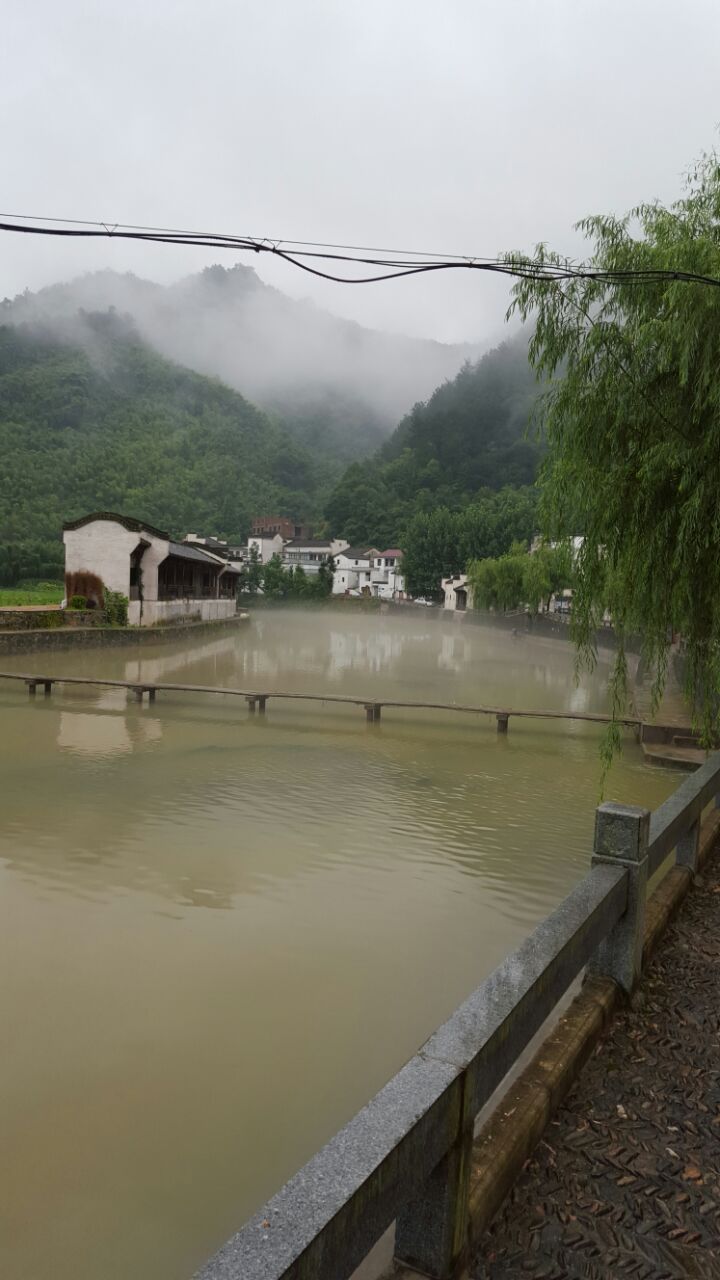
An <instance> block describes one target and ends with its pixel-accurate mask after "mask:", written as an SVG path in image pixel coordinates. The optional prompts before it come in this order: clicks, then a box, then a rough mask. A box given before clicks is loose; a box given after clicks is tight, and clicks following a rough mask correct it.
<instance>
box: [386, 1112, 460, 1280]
mask: <svg viewBox="0 0 720 1280" xmlns="http://www.w3.org/2000/svg"><path fill="white" fill-rule="evenodd" d="M472 1144H473V1124H472V1119H471V1118H470V1117H469V1116H465V1118H464V1123H463V1124H462V1125H461V1129H460V1133H459V1135H458V1137H457V1138H456V1140H455V1142H454V1143H453V1145H452V1147H451V1148H450V1150H449V1151H448V1153H447V1155H446V1156H444V1157H443V1159H442V1160H441V1161H440V1163H439V1165H438V1166H437V1168H436V1169H434V1170H433V1172H432V1173H431V1175H430V1177H429V1178H428V1180H427V1182H426V1183H425V1186H424V1188H423V1192H422V1195H420V1196H418V1198H417V1199H416V1200H412V1201H411V1202H410V1204H408V1205H407V1206H406V1207H405V1209H403V1211H402V1213H400V1214H399V1215H398V1219H397V1223H396V1227H395V1260H396V1262H400V1263H404V1264H405V1265H406V1266H408V1267H412V1268H413V1269H414V1270H416V1271H419V1272H420V1273H421V1274H422V1275H424V1276H431V1277H433V1280H449V1277H451V1276H454V1275H456V1274H457V1270H458V1266H459V1265H460V1263H461V1262H462V1261H463V1260H464V1258H465V1253H466V1250H467V1233H468V1195H469V1191H470V1157H471V1154H472Z"/></svg>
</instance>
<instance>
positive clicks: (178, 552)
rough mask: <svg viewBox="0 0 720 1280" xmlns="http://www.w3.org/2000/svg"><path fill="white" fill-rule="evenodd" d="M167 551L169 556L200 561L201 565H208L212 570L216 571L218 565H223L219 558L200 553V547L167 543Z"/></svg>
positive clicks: (205, 552)
mask: <svg viewBox="0 0 720 1280" xmlns="http://www.w3.org/2000/svg"><path fill="white" fill-rule="evenodd" d="M168 550H169V553H170V555H171V556H177V557H178V559H180V560H200V561H202V563H203V564H207V565H210V566H211V567H212V568H213V569H217V567H218V565H219V564H224V563H225V561H224V560H220V558H219V556H214V555H211V554H210V552H208V551H202V550H201V549H200V547H191V546H188V544H187V543H186V542H169V543H168Z"/></svg>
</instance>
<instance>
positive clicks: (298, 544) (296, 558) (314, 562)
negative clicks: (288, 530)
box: [283, 538, 350, 575]
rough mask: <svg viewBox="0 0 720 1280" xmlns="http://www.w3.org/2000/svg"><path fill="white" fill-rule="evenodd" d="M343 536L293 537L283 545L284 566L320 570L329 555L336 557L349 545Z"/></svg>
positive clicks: (311, 570) (310, 570)
mask: <svg viewBox="0 0 720 1280" xmlns="http://www.w3.org/2000/svg"><path fill="white" fill-rule="evenodd" d="M349 546H350V543H349V542H348V541H347V540H346V539H343V538H291V539H290V541H289V542H286V543H285V546H284V547H283V567H284V568H285V569H297V568H298V566H300V567H302V569H304V571H305V573H308V574H313V575H314V574H316V573H319V572H320V565H321V564H322V563H323V561H324V560H325V561H327V559H328V556H331V557H335V556H337V555H339V554H340V552H341V551H344V550H345V548H346V547H349Z"/></svg>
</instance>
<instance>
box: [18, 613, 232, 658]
mask: <svg viewBox="0 0 720 1280" xmlns="http://www.w3.org/2000/svg"><path fill="white" fill-rule="evenodd" d="M55 612H56V613H60V612H61V611H60V610H56V611H55ZM29 616H33V617H36V618H40V617H42V614H41V613H40V612H39V611H38V612H37V613H34V614H32V615H29ZM89 616H90V618H92V622H91V623H88V621H85V622H84V623H83V622H80V623H78V622H76V621H75V619H73V623H72V625H70V626H63V625H62V624H59V625H58V624H55V625H51V626H50V627H47V626H44V627H37V626H28V627H25V628H24V629H19V628H18V629H14V630H3V629H0V655H3V654H13V653H44V652H54V653H57V652H61V651H67V650H72V649H78V648H95V649H97V648H111V649H120V648H125V647H128V646H132V645H143V646H145V645H157V644H168V643H169V642H171V641H177V640H182V639H184V638H185V637H188V636H193V637H194V636H198V635H204V634H209V633H213V634H217V633H218V631H221V630H227V628H232V627H237V626H239V625H241V624H244V623H246V622H248V621H249V618H248V615H247V614H246V613H237V614H235V616H234V617H232V618H220V619H218V620H216V621H213V622H183V623H178V624H177V625H172V624H169V623H168V624H164V625H163V626H156V627H108V626H103V625H102V621H104V620H103V619H102V618H101V617H100V615H99V614H97V613H95V614H90V615H89ZM82 617H83V619H85V618H86V617H87V615H85V614H83V615H82ZM98 619H100V625H98V621H97V620H98Z"/></svg>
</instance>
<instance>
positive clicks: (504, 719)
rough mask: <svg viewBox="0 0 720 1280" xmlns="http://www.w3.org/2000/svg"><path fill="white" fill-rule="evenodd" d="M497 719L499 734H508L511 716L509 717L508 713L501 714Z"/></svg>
mask: <svg viewBox="0 0 720 1280" xmlns="http://www.w3.org/2000/svg"><path fill="white" fill-rule="evenodd" d="M495 719H496V720H497V731H498V733H507V731H508V720H509V719H510V716H509V715H508V713H507V712H506V711H504V712H500V713H499V714H498V715H496V717H495Z"/></svg>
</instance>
